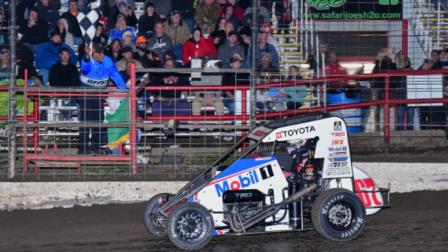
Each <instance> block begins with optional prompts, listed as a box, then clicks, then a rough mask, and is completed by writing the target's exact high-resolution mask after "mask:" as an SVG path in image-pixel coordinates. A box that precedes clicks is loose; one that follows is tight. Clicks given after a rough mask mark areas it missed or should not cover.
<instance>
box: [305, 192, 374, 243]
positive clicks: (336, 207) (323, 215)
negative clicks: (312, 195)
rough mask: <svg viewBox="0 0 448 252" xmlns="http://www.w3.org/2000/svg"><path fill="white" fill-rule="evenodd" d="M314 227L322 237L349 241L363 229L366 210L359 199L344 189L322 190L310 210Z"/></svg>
mask: <svg viewBox="0 0 448 252" xmlns="http://www.w3.org/2000/svg"><path fill="white" fill-rule="evenodd" d="M311 220H312V222H313V225H314V228H315V229H316V230H317V232H318V233H319V234H321V235H322V236H323V237H325V238H327V239H330V240H333V241H350V240H353V239H355V238H356V237H357V236H358V235H359V234H360V233H361V231H362V230H363V228H364V226H365V223H366V210H365V208H364V205H363V204H362V202H361V200H359V198H358V197H357V196H356V195H355V194H354V193H353V192H351V191H349V190H346V189H340V188H335V189H329V190H327V191H325V192H322V193H321V194H320V195H319V196H318V197H317V199H316V201H315V202H314V204H313V206H312V210H311Z"/></svg>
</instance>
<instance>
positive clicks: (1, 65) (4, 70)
mask: <svg viewBox="0 0 448 252" xmlns="http://www.w3.org/2000/svg"><path fill="white" fill-rule="evenodd" d="M9 61H10V57H9V51H8V49H5V48H4V49H2V50H1V51H0V84H4V83H9V77H10V74H11V68H10V62H9Z"/></svg>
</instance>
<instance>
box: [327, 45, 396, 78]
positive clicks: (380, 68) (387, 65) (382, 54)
mask: <svg viewBox="0 0 448 252" xmlns="http://www.w3.org/2000/svg"><path fill="white" fill-rule="evenodd" d="M335 57H336V56H335ZM330 60H331V55H330V56H329V59H328V61H330ZM391 70H397V65H395V63H394V62H393V61H392V59H391V58H390V57H389V55H388V49H387V48H383V49H381V50H380V51H379V52H378V55H377V57H376V60H375V67H374V68H373V73H381V72H384V71H391Z"/></svg>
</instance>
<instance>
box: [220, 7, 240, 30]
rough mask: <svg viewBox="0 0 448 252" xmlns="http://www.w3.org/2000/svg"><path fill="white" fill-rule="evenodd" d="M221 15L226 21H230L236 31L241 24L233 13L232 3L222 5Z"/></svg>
mask: <svg viewBox="0 0 448 252" xmlns="http://www.w3.org/2000/svg"><path fill="white" fill-rule="evenodd" d="M223 17H224V18H225V19H226V21H227V22H231V23H232V24H233V28H234V30H235V31H238V29H239V28H240V27H241V25H242V23H241V21H240V20H239V19H238V18H237V17H236V15H235V7H234V6H233V5H230V4H226V5H224V13H223Z"/></svg>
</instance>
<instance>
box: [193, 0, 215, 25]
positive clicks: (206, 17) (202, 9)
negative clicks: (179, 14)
mask: <svg viewBox="0 0 448 252" xmlns="http://www.w3.org/2000/svg"><path fill="white" fill-rule="evenodd" d="M218 18H219V5H218V4H217V3H216V1H215V0H203V1H202V2H201V3H200V4H198V5H197V7H196V13H195V17H194V19H195V21H196V25H197V26H199V27H200V28H201V30H203V31H206V28H207V27H214V25H215V24H216V22H217V21H218Z"/></svg>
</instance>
